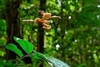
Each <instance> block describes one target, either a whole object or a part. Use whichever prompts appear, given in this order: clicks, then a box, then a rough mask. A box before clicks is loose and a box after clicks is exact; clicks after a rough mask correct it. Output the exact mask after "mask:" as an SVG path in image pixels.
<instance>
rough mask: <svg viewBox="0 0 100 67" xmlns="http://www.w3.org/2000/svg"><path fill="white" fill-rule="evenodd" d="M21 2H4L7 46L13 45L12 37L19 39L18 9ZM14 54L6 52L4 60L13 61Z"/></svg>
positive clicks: (7, 0)
mask: <svg viewBox="0 0 100 67" xmlns="http://www.w3.org/2000/svg"><path fill="white" fill-rule="evenodd" d="M20 3H21V0H5V7H6V12H5V20H6V22H7V35H8V38H7V44H8V43H14V40H13V36H17V37H20V19H19V12H18V8H19V5H20ZM15 58H16V54H15V53H13V52H12V51H9V50H7V53H6V59H15Z"/></svg>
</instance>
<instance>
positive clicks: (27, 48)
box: [14, 37, 33, 54]
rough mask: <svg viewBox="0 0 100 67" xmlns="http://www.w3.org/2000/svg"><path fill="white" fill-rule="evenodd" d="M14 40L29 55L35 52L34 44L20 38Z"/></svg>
mask: <svg viewBox="0 0 100 67" xmlns="http://www.w3.org/2000/svg"><path fill="white" fill-rule="evenodd" d="M14 40H15V41H16V42H17V43H19V45H20V46H21V47H22V49H23V50H24V51H25V52H26V53H27V54H30V53H31V52H32V50H33V44H31V43H30V42H28V41H25V40H22V39H20V38H17V37H14Z"/></svg>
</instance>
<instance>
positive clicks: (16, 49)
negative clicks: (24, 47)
mask: <svg viewBox="0 0 100 67" xmlns="http://www.w3.org/2000/svg"><path fill="white" fill-rule="evenodd" d="M5 47H6V48H7V49H9V50H11V51H13V52H15V53H16V54H17V55H18V56H20V57H22V56H23V53H22V52H21V50H20V49H18V48H17V46H16V45H14V44H13V43H11V44H8V45H6V46H5Z"/></svg>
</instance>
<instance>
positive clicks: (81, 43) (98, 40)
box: [0, 0, 100, 67]
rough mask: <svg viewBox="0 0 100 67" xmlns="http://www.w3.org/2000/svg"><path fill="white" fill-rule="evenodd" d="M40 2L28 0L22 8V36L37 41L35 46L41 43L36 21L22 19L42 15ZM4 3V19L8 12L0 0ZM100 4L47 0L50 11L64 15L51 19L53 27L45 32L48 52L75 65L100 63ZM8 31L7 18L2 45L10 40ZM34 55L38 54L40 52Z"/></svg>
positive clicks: (0, 8)
mask: <svg viewBox="0 0 100 67" xmlns="http://www.w3.org/2000/svg"><path fill="white" fill-rule="evenodd" d="M98 1H99V0H98ZM39 2H40V1H39V0H24V1H22V3H21V5H20V8H19V12H20V27H21V31H20V32H21V36H22V37H23V39H24V40H29V41H30V42H31V43H33V44H34V49H36V45H37V34H38V33H37V30H38V28H37V26H36V24H35V23H31V22H26V23H25V22H23V21H22V20H29V19H32V20H33V19H35V18H36V17H39V11H40V10H39ZM0 4H1V6H0V19H1V18H3V14H4V12H5V11H4V9H5V7H4V1H3V0H2V1H0ZM99 4H100V3H99V2H97V0H47V3H46V12H50V13H51V14H53V15H59V16H61V19H53V18H52V19H50V20H51V21H50V25H51V27H52V29H51V30H50V31H48V32H45V33H44V34H45V35H44V37H45V39H44V42H45V43H44V49H45V51H44V53H46V54H49V55H51V56H54V57H57V58H59V59H61V60H63V61H65V62H67V63H68V64H69V65H70V66H71V67H99V66H100V51H99V50H100V5H99ZM3 23H4V24H3ZM1 30H2V31H1ZM5 33H6V24H5V22H4V20H3V21H0V45H5V44H6V39H7V38H6V37H7V35H6V34H5ZM57 45H58V46H59V47H57ZM34 57H35V58H38V57H37V55H36V56H35V55H34ZM38 59H39V58H38Z"/></svg>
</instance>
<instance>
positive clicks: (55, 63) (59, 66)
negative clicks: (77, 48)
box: [47, 57, 69, 67]
mask: <svg viewBox="0 0 100 67" xmlns="http://www.w3.org/2000/svg"><path fill="white" fill-rule="evenodd" d="M47 61H48V64H50V66H51V67H69V66H68V65H67V64H66V63H64V62H63V61H61V60H59V59H57V58H52V57H48V59H47Z"/></svg>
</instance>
